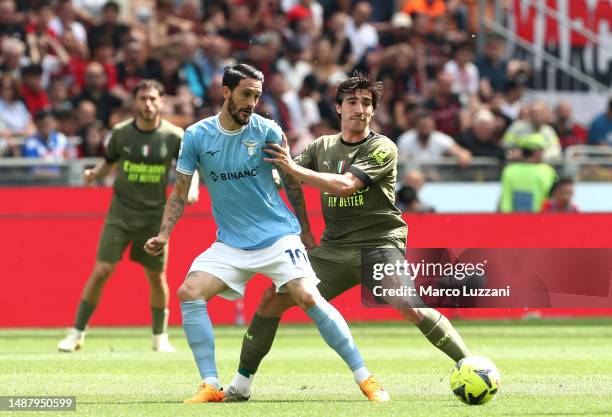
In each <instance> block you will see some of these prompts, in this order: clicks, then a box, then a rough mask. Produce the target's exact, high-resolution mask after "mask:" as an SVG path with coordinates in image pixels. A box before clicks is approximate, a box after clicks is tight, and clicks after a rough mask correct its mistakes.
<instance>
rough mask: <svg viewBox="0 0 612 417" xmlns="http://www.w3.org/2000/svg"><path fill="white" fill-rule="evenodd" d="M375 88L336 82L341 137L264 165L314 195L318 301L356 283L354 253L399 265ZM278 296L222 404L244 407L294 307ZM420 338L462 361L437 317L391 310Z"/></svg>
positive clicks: (261, 314) (401, 237)
mask: <svg viewBox="0 0 612 417" xmlns="http://www.w3.org/2000/svg"><path fill="white" fill-rule="evenodd" d="M381 94H382V84H381V83H377V82H373V81H371V80H370V79H369V78H368V77H366V76H363V75H358V76H355V77H351V78H349V79H347V80H346V81H343V82H342V83H341V84H340V85H339V86H338V89H337V92H336V111H337V112H338V114H339V115H340V120H341V129H342V130H341V132H340V133H338V134H335V135H329V136H322V137H320V138H318V139H317V140H316V141H314V142H313V143H311V144H310V145H309V146H308V147H307V148H306V150H305V151H304V152H303V153H302V154H301V155H300V156H298V157H297V158H296V159H295V161H294V160H292V159H291V156H290V154H289V150H288V149H287V147H281V146H278V145H272V144H271V145H270V147H269V148H270V149H269V150H266V152H268V154H269V155H270V156H271V157H270V158H266V159H264V160H267V161H270V162H272V163H274V164H275V165H276V167H277V168H278V169H279V170H280V171H282V172H284V173H285V174H289V175H290V176H292V177H294V178H296V179H297V180H299V181H301V182H304V183H306V184H308V185H311V186H313V187H316V188H318V189H319V190H321V202H322V209H323V217H324V219H325V227H326V228H325V232H324V234H323V237H322V239H321V246H319V247H316V248H314V249H312V250H310V251H309V253H308V256H309V258H310V260H311V263H312V267H313V269H314V271H315V273H316V274H317V277H319V279H320V280H321V282H320V284H319V285H318V288H319V291H320V293H321V295H322V296H323V297H324V298H325V299H326V300H331V299H333V298H335V297H337V296H338V295H340V294H342V293H344V292H346V291H348V290H349V289H350V288H352V287H354V286H356V285H359V284H360V283H361V278H362V277H361V262H362V259H361V250H362V249H364V248H390V249H391V250H390V251H380V253H381V254H380V255H379V256H381V258H380V259H377V261H376V262H383V263H390V264H394V263H395V262H396V261H397V260H400V261H404V260H405V257H404V254H405V251H406V236H407V232H408V230H407V227H406V223H404V220H403V219H402V217H401V213H400V211H399V210H398V209H397V208H396V207H395V204H394V198H395V192H394V187H395V179H396V173H397V147H396V146H395V144H394V143H393V142H392V141H391V140H390V139H388V138H387V137H385V136H382V135H379V134H377V133H375V132H372V131H371V130H370V120H371V118H372V115H373V113H374V110H375V109H376V106H377V104H378V103H379V102H380V97H381ZM294 305H295V303H294V301H293V300H292V299H291V298H290V297H287V296H286V295H285V294H278V293H275V292H274V291H273V290H272V289H268V290H267V291H266V292H265V293H264V296H263V299H262V302H261V304H260V306H259V309H258V310H257V312H256V314H255V316H254V318H253V321H252V322H251V324H250V326H249V328H248V330H247V332H246V334H245V337H244V339H243V345H242V352H241V355H240V367H239V368H238V373H237V374H236V376H235V378H234V380H233V381H232V385H231V386H229V387H228V388H227V390H226V400H225V401H246V400H248V398H249V396H250V393H251V384H252V382H253V377H254V374H255V372H256V371H257V369H258V367H259V364H260V362H261V360H262V359H263V358H264V356H265V355H266V354H267V353H268V352H269V350H270V348H271V346H272V342H273V340H274V336H275V334H276V330H277V328H278V324H279V321H280V317H281V315H282V314H283V312H284V311H285V310H287V309H288V308H289V307H292V306H294ZM396 307H398V308H399V310H400V311H401V313H402V315H403V316H404V317H405V318H406V319H407V320H408V321H410V322H412V323H414V324H416V326H417V327H418V328H419V330H420V331H421V332H423V334H424V335H425V337H426V338H427V339H428V340H429V341H430V342H431V343H433V344H434V346H436V347H437V348H438V349H440V350H442V351H443V352H444V353H445V354H446V355H447V356H449V357H450V358H451V359H452V360H454V361H455V362H456V361H459V360H460V359H462V358H464V357H465V356H468V355H469V351H468V349H467V348H466V346H465V344H464V343H463V340H462V339H461V336H460V335H459V333H457V331H456V330H455V328H454V327H453V326H452V324H451V323H450V322H449V321H448V319H447V318H446V317H444V316H443V315H442V314H441V313H440V312H438V311H436V310H434V309H431V308H413V307H410V305H407V304H403V305H401V306H396Z"/></svg>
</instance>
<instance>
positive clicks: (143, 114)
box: [138, 110, 157, 122]
mask: <svg viewBox="0 0 612 417" xmlns="http://www.w3.org/2000/svg"><path fill="white" fill-rule="evenodd" d="M146 114H147V111H146V110H138V115H139V116H140V118H141V119H142V120H144V121H145V122H152V121H154V120H155V119H156V118H157V113H155V112H152V113H151V114H152V116H151V117H147V115H146Z"/></svg>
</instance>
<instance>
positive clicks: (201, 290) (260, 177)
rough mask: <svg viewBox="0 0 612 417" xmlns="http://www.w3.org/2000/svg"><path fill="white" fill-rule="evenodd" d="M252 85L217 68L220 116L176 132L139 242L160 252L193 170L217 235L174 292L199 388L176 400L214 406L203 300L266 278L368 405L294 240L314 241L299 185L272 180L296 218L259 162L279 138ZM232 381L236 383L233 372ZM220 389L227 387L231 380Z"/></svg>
mask: <svg viewBox="0 0 612 417" xmlns="http://www.w3.org/2000/svg"><path fill="white" fill-rule="evenodd" d="M262 83H263V74H262V73H261V72H260V71H259V70H257V69H255V68H253V67H251V66H249V65H246V64H238V65H234V66H230V67H227V68H226V69H225V72H224V74H223V97H224V103H223V108H222V111H221V113H220V114H218V115H216V116H213V117H209V118H206V119H204V120H201V121H200V122H198V123H196V124H194V125H192V126H190V127H189V128H187V130H186V131H185V135H184V137H183V141H182V144H181V150H180V152H179V160H178V164H177V176H176V183H175V186H174V189H173V190H172V193H171V194H170V196H169V198H168V203H167V205H166V208H165V211H164V217H163V220H162V226H161V228H160V231H159V234H158V236H156V237H153V238H151V239H149V240H148V241H147V243H146V244H145V250H146V251H147V252H149V253H151V254H154V255H155V254H161V253H162V251H163V248H164V246H165V245H166V244H167V243H168V238H169V236H170V233H171V231H172V228H173V227H174V225H175V224H176V222H177V221H178V220H179V218H180V217H181V215H182V213H183V208H184V206H185V202H186V200H187V193H188V190H189V185H190V183H191V176H192V175H193V173H194V172H195V170H196V169H198V167H199V170H200V175H201V176H202V177H203V178H204V179H205V181H206V185H207V186H208V191H209V193H210V197H211V200H212V209H213V216H214V218H215V222H216V223H217V227H218V230H217V241H216V242H215V243H213V244H212V246H211V247H210V248H208V249H207V250H206V251H204V252H203V253H202V254H200V255H199V256H198V257H196V259H195V260H194V262H193V264H192V265H191V268H190V270H189V272H188V274H187V277H186V278H185V281H184V283H183V284H182V285H181V287H180V288H179V290H178V297H179V300H180V301H181V312H182V317H183V327H184V329H185V335H186V336H187V341H188V342H189V347H190V348H191V350H192V352H193V356H194V359H195V361H196V364H197V366H198V369H199V371H200V375H201V377H202V380H203V384H202V385H201V386H200V390H199V392H198V393H197V394H196V395H195V396H194V397H193V398H189V399H187V400H185V402H188V403H202V402H220V401H222V400H223V398H224V393H223V390H222V388H221V383H220V381H219V376H218V373H217V368H216V364H215V344H214V335H213V328H212V325H211V321H210V318H209V316H208V311H207V308H206V304H207V302H208V300H210V299H211V298H212V297H213V296H215V295H217V294H218V295H220V296H221V297H223V298H226V299H230V300H231V299H236V298H240V297H242V296H243V295H244V288H245V285H246V283H247V282H248V280H249V279H250V278H251V277H252V276H253V275H254V274H255V273H262V274H264V275H267V276H268V277H270V278H271V279H272V281H273V283H274V285H275V286H276V290H277V291H278V292H288V293H289V294H290V295H291V297H292V298H293V299H294V300H295V302H296V304H297V305H298V306H300V307H301V308H302V309H303V310H304V311H305V312H306V313H307V314H308V316H310V318H312V319H313V320H314V322H315V324H316V325H317V328H318V329H319V332H320V333H321V336H322V337H323V339H325V341H326V342H327V344H328V345H329V346H330V347H332V348H333V349H334V350H335V351H336V352H337V353H338V354H339V355H340V356H341V357H342V359H343V360H344V361H345V362H346V364H347V365H348V366H349V368H350V369H351V371H353V375H354V377H355V380H356V382H357V383H358V384H359V386H360V388H361V390H362V391H363V393H364V394H365V395H366V397H368V399H369V400H371V401H388V400H389V395H388V394H387V392H386V391H385V390H384V389H383V388H382V387H381V386H380V385H379V384H378V383H377V382H376V380H375V379H374V378H373V376H372V375H371V374H370V372H369V371H368V370H367V368H366V367H365V365H364V361H363V359H362V357H361V355H360V353H359V350H358V349H357V346H356V345H355V342H354V340H353V337H352V335H351V333H350V330H349V328H348V325H347V324H346V322H345V321H344V319H343V318H342V316H341V315H340V313H338V311H337V310H336V309H335V308H334V307H333V306H332V305H331V304H329V303H328V302H327V301H325V300H324V299H323V297H321V295H320V294H319V291H318V289H317V287H316V285H317V283H318V282H319V280H318V279H317V277H316V275H315V273H314V271H313V270H312V267H311V266H310V262H309V260H308V256H307V254H306V248H305V246H304V243H302V240H301V239H300V234H301V235H302V239H303V240H304V241H305V242H306V243H307V244H308V245H309V246H310V245H311V244H313V242H314V240H313V236H312V233H311V232H310V228H309V226H308V219H307V217H306V211H305V204H304V196H303V194H302V189H301V185H300V184H299V183H298V182H296V180H294V179H293V178H292V177H290V176H284V175H283V177H282V179H283V183H284V187H285V190H286V192H287V197H288V199H289V201H290V202H291V204H292V206H293V208H294V210H295V211H296V213H297V218H296V215H294V214H293V213H292V212H291V211H290V210H289V209H288V208H287V206H286V205H285V204H284V202H283V201H282V199H281V197H280V195H279V193H278V190H277V189H276V185H275V183H274V179H273V177H272V165H271V164H270V163H268V162H265V161H263V152H262V148H264V147H265V146H266V143H281V142H282V141H283V140H286V139H285V138H284V136H283V133H282V131H281V129H280V127H278V125H276V123H274V122H273V121H271V120H268V119H265V118H263V117H261V116H259V115H257V114H253V109H254V108H255V106H256V104H257V101H258V100H259V97H260V96H261V92H262ZM298 219H299V221H298ZM300 226H302V230H301V228H300ZM241 377H242V378H245V377H243V376H241V375H237V376H236V378H241ZM230 385H231V386H236V385H237V381H232V383H231V384H230Z"/></svg>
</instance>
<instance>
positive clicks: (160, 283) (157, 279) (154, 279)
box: [147, 272, 166, 287]
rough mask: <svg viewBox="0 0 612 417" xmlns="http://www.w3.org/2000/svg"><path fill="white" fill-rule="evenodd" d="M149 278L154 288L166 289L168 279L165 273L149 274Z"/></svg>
mask: <svg viewBox="0 0 612 417" xmlns="http://www.w3.org/2000/svg"><path fill="white" fill-rule="evenodd" d="M147 278H148V279H149V283H150V284H151V285H152V286H154V287H164V286H165V285H166V279H165V276H164V273H163V272H156V273H148V274H147Z"/></svg>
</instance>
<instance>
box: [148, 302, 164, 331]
mask: <svg viewBox="0 0 612 417" xmlns="http://www.w3.org/2000/svg"><path fill="white" fill-rule="evenodd" d="M151 315H152V316H153V326H152V330H153V334H162V333H166V332H167V331H168V309H167V308H157V307H151Z"/></svg>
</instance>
